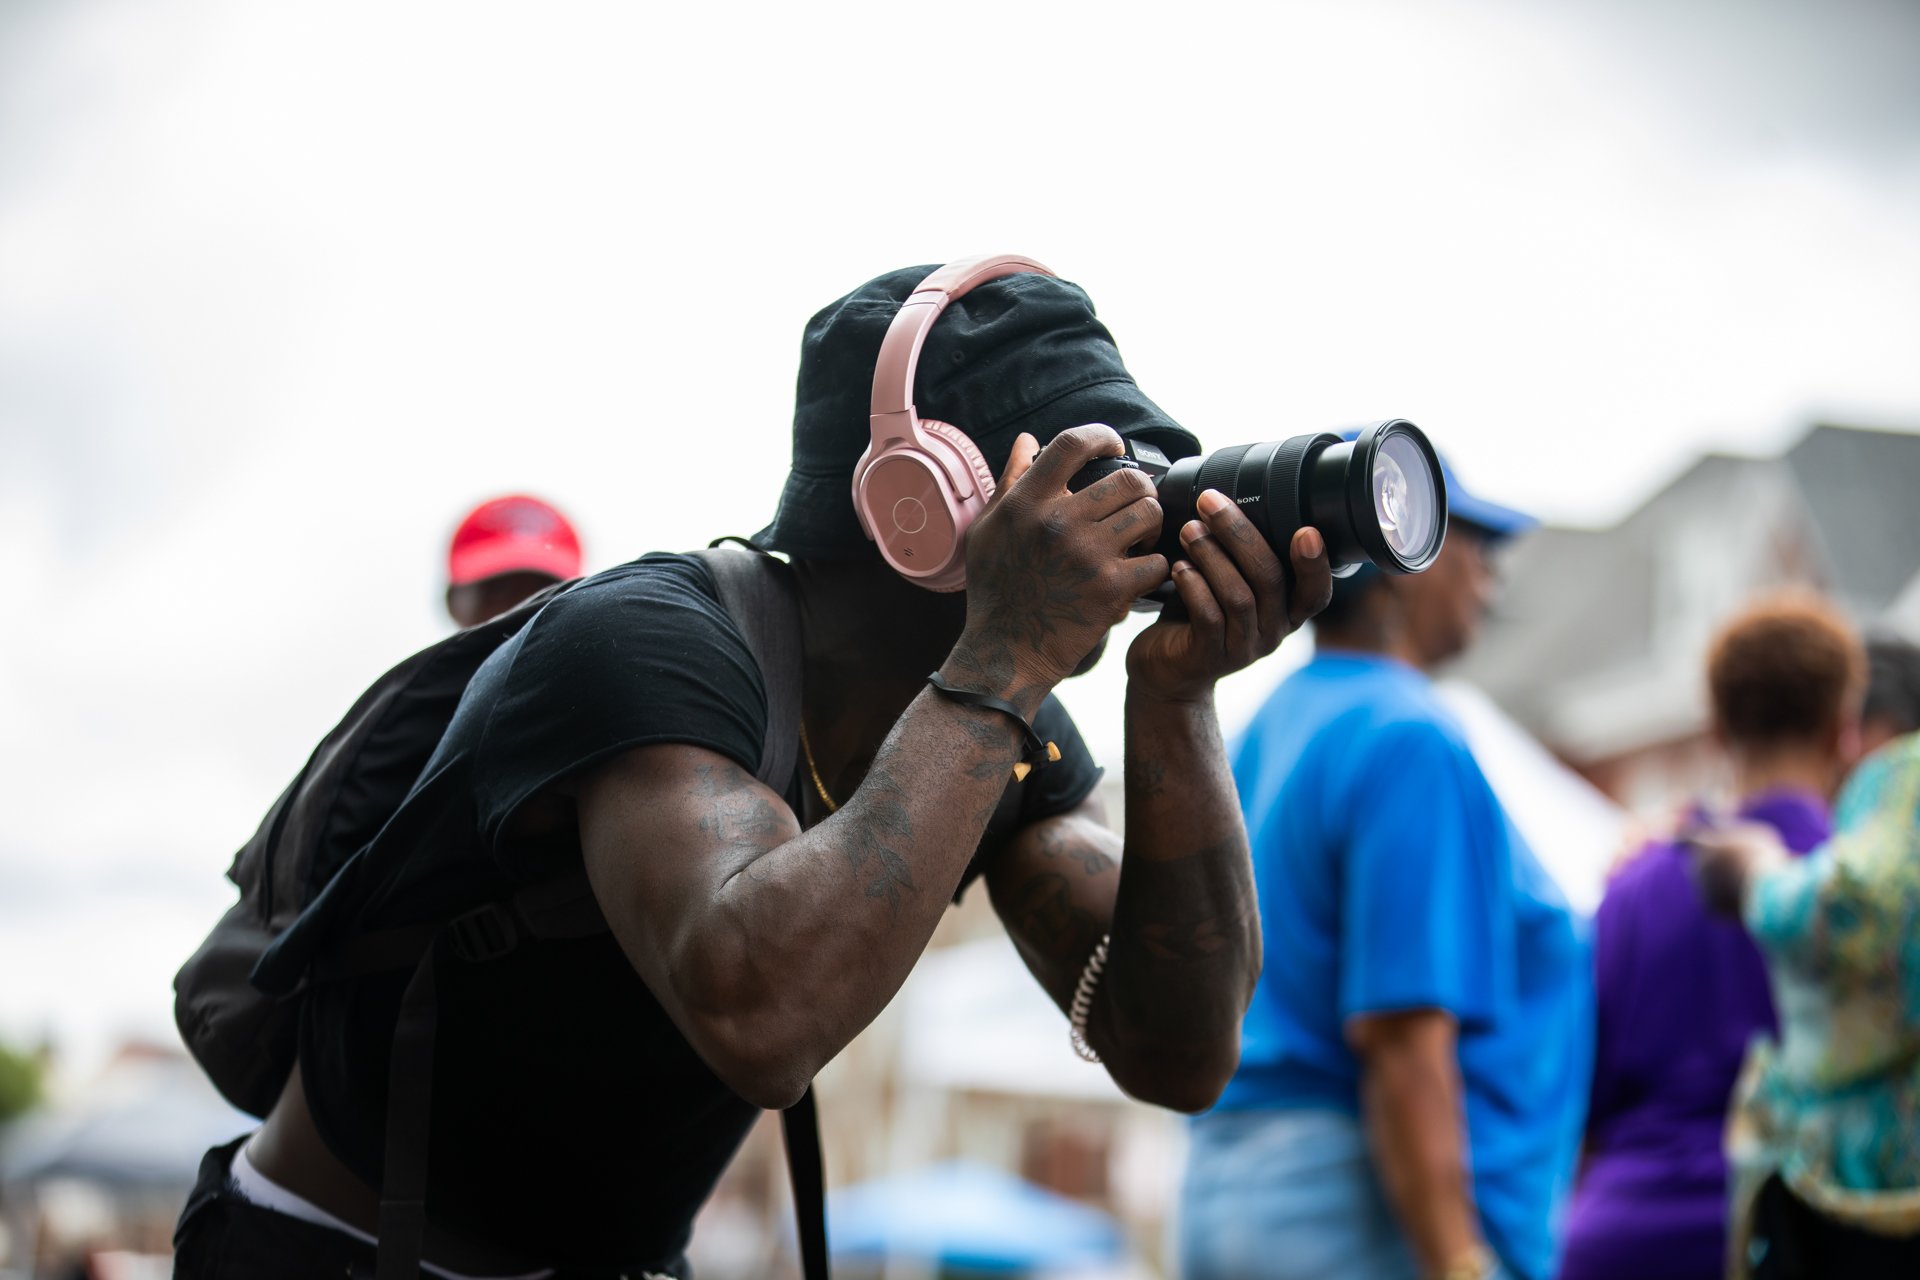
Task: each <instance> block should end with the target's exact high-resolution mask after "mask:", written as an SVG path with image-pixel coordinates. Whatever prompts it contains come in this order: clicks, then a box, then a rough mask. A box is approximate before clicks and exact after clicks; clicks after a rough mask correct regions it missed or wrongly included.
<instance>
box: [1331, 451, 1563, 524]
mask: <svg viewBox="0 0 1920 1280" xmlns="http://www.w3.org/2000/svg"><path fill="white" fill-rule="evenodd" d="M1359 435H1360V428H1358V427H1353V428H1350V429H1348V430H1346V431H1342V432H1341V433H1340V438H1341V439H1342V440H1355V439H1358V438H1359ZM1440 474H1441V476H1442V477H1443V478H1444V479H1445V480H1446V482H1447V515H1448V517H1449V518H1450V519H1454V520H1458V521H1460V522H1462V523H1463V524H1470V525H1472V526H1473V527H1474V528H1476V529H1478V530H1479V531H1480V532H1481V533H1484V534H1486V535H1487V536H1488V537H1490V538H1495V539H1499V538H1511V537H1513V536H1515V535H1516V534H1522V533H1525V532H1526V531H1527V530H1529V529H1532V528H1534V527H1535V526H1537V525H1538V524H1539V523H1540V521H1539V520H1537V519H1536V518H1534V517H1533V516H1530V515H1528V514H1527V513H1526V512H1524V511H1516V510H1515V509H1514V508H1512V507H1506V506H1502V505H1500V504H1499V503H1497V502H1489V501H1488V500H1487V499H1485V498H1482V497H1480V496H1479V495H1477V494H1473V493H1469V492H1468V491H1467V487H1466V486H1465V485H1463V484H1461V483H1460V477H1459V476H1458V475H1456V474H1455V473H1454V470H1453V468H1452V467H1451V466H1449V465H1448V464H1447V459H1446V455H1444V454H1442V455H1441V456H1440Z"/></svg>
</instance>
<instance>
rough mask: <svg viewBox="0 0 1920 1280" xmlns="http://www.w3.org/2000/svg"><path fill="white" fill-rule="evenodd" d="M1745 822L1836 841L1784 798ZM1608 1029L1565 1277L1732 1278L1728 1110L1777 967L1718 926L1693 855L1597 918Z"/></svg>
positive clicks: (1654, 866) (1631, 878)
mask: <svg viewBox="0 0 1920 1280" xmlns="http://www.w3.org/2000/svg"><path fill="white" fill-rule="evenodd" d="M1740 816H1741V817H1743V818H1746V819H1749V820H1752V821H1756V822H1764V823H1766V824H1767V825H1769V826H1771V827H1773V828H1774V829H1775V830H1776V831H1778V832H1779V833H1780V838H1781V840H1782V841H1783V842H1784V843H1785V844H1786V846H1787V848H1789V849H1790V850H1792V851H1793V852H1794V853H1795V854H1801V853H1805V852H1807V851H1808V850H1810V849H1812V848H1814V847H1815V846H1816V845H1819V844H1821V843H1823V842H1824V841H1825V840H1826V838H1827V836H1828V835H1829V834H1830V833H1831V829H1832V828H1831V821H1830V815H1829V813H1828V810H1827V806H1826V804H1825V802H1823V801H1822V800H1820V799H1819V798H1817V797H1815V796H1813V795H1811V794H1808V793H1804V792H1795V791H1781V792H1772V793H1769V794H1766V795H1762V796H1760V797H1759V798H1757V799H1755V800H1752V801H1750V802H1748V803H1747V804H1746V805H1744V806H1743V807H1742V808H1741V810H1740ZM1594 980H1595V987H1596V990H1595V997H1596V1014H1597V1019H1598V1025H1597V1027H1596V1036H1595V1045H1594V1070H1593V1098H1592V1104H1591V1106H1590V1108H1589V1110H1588V1113H1587V1153H1586V1164H1585V1166H1584V1168H1583V1169H1582V1171H1581V1176H1580V1183H1579V1185H1578V1187H1577V1188H1576V1189H1575V1191H1574V1196H1573V1204H1572V1207H1571V1210H1570V1212H1569V1214H1568V1219H1567V1232H1566V1241H1565V1254H1564V1256H1563V1261H1562V1264H1561V1269H1560V1277H1561V1280H1601V1278H1602V1277H1614V1276H1633V1277H1636V1280H1668V1278H1669V1277H1670V1278H1671V1280H1695V1278H1698V1280H1717V1278H1718V1277H1720V1276H1723V1275H1724V1274H1725V1272H1726V1258H1725V1251H1726V1220H1727V1165H1726V1157H1725V1156H1724V1155H1723V1154H1722V1137H1723V1134H1724V1133H1725V1130H1726V1123H1727V1104H1728V1099H1729V1097H1730V1096H1731V1095H1732V1093H1733V1085H1734V1079H1735V1077H1736V1076H1738V1075H1739V1072H1740V1066H1741V1063H1742V1062H1744V1061H1745V1059H1746V1054H1747V1046H1748V1044H1749V1042H1751V1041H1752V1040H1753V1038H1754V1037H1755V1036H1758V1035H1767V1036H1772V1035H1774V1034H1775V1033H1776V1030H1777V1027H1776V1023H1775V1020H1774V1013H1773V998H1772V995H1771V994H1770V992H1769V990H1768V986H1767V968H1766V963H1765V962H1764V961H1763V960H1762V959H1761V957H1760V952H1759V950H1758V949H1757V948H1755V946H1754V945H1753V941H1752V939H1750V938H1748V937H1747V935H1746V932H1745V930H1744V929H1743V928H1742V927H1741V925H1740V923H1739V922H1738V921H1735V920H1726V919H1722V918H1720V917H1718V916H1714V915H1711V914H1710V913H1709V912H1708V911H1707V908H1706V906H1705V905H1704V904H1703V903H1702V902H1701V900H1700V894H1699V891H1698V890H1697V889H1696V888H1695V887H1694V883H1693V879H1692V876H1691V875H1690V874H1689V871H1688V854H1687V852H1686V850H1685V849H1684V848H1683V847H1681V846H1680V845H1677V844H1674V843H1671V842H1662V843H1657V844H1652V845H1649V846H1648V847H1647V848H1646V850H1645V851H1644V852H1643V853H1641V854H1640V856H1639V857H1637V858H1635V859H1634V860H1633V861H1632V862H1631V863H1629V864H1628V865H1627V866H1626V867H1625V868H1624V869H1622V870H1621V871H1620V873H1619V874H1618V875H1617V876H1615V877H1614V880H1613V882H1612V883H1611V884H1610V885H1608V886H1607V896H1606V900H1605V901H1603V902H1602V903H1601V904H1600V913H1599V915H1598V917H1597V918H1596V919H1595V921H1594Z"/></svg>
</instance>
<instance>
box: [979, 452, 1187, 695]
mask: <svg viewBox="0 0 1920 1280" xmlns="http://www.w3.org/2000/svg"><path fill="white" fill-rule="evenodd" d="M1122 448H1123V446H1122V444H1121V441H1120V436H1119V434H1118V433H1116V432H1115V431H1114V430H1113V429H1112V428H1111V427H1105V426H1098V425H1093V426H1084V427H1074V428H1073V429H1071V430H1068V431H1063V432H1061V433H1060V434H1059V435H1057V436H1055V437H1054V438H1053V441H1052V442H1051V443H1050V444H1048V445H1047V447H1046V448H1044V449H1042V448H1040V446H1039V443H1038V441H1036V440H1035V439H1034V437H1033V436H1031V435H1028V434H1026V433H1024V432H1023V433H1022V434H1021V435H1020V437H1019V438H1018V439H1017V440H1015V441H1014V445H1013V453H1012V456H1011V457H1009V458H1008V460H1007V466H1006V470H1005V472H1004V473H1003V474H1002V476H1001V478H1000V485H999V488H998V490H997V491H996V493H995V495H994V500H993V502H992V504H991V505H990V506H988V508H987V510H986V512H985V514H983V515H982V516H981V517H980V519H979V520H978V521H976V522H975V523H974V525H973V527H972V528H971V529H969V530H968V532H967V624H966V629H965V631H964V632H962V634H961V637H960V641H959V643H958V644H956V645H955V646H954V649H953V656H952V657H951V658H950V659H949V660H948V663H947V668H946V672H947V675H948V678H949V679H952V680H955V681H956V682H958V683H962V684H965V685H967V686H969V687H972V688H977V689H980V690H982V691H984V692H991V693H995V694H998V695H1001V696H1005V697H1009V698H1010V699H1011V700H1013V701H1014V702H1015V703H1017V704H1019V705H1020V706H1021V707H1022V708H1023V709H1024V710H1026V711H1027V713H1028V714H1032V711H1033V709H1034V708H1035V707H1037V706H1038V705H1039V703H1040V700H1041V699H1042V698H1044V697H1045V696H1046V694H1047V692H1048V691H1049V690H1050V689H1052V688H1053V686H1054V685H1056V684H1058V683H1059V682H1060V681H1061V680H1063V679H1065V678H1066V677H1067V676H1068V675H1070V674H1072V672H1073V671H1074V669H1075V668H1076V667H1077V666H1078V665H1079V664H1080V662H1081V660H1082V659H1084V658H1085V657H1086V656H1087V655H1088V654H1089V653H1091V652H1093V649H1094V647H1095V646H1096V645H1098V644H1099V643H1100V642H1101V641H1102V640H1103V639H1104V638H1105V637H1106V634H1107V632H1108V631H1109V630H1111V629H1112V627H1113V626H1114V625H1115V624H1116V623H1118V622H1119V621H1120V620H1121V619H1122V618H1124V617H1126V615H1127V611H1128V609H1129V608H1130V607H1131V606H1132V604H1133V602H1134V601H1135V600H1137V599H1138V598H1139V597H1141V596H1143V595H1145V594H1147V593H1148V592H1150V591H1152V590H1153V589H1154V588H1155V587H1158V586H1159V585H1160V584H1161V583H1162V582H1165V581H1166V578H1167V567H1168V566H1167V560H1166V557H1165V556H1162V555H1144V556H1136V555H1130V554H1129V550H1130V548H1133V547H1136V546H1140V545H1143V544H1144V545H1151V544H1152V543H1153V541H1155V540H1156V539H1157V538H1158V537H1159V533H1160V503H1159V502H1158V500H1156V499H1155V497H1154V487H1153V481H1152V480H1151V479H1149V478H1148V477H1147V476H1146V475H1145V473H1143V472H1140V471H1134V470H1127V471H1118V472H1115V473H1114V474H1113V475H1110V476H1107V477H1105V478H1104V479H1102V480H1100V481H1099V482H1097V483H1095V484H1092V485H1089V486H1088V487H1087V488H1085V489H1083V490H1081V491H1080V492H1079V493H1071V492H1069V491H1068V489H1067V481H1068V480H1070V479H1071V478H1072V477H1073V476H1074V474H1075V473H1077V472H1078V471H1079V470H1080V469H1081V468H1082V467H1084V466H1085V465H1086V464H1087V463H1088V462H1090V461H1092V460H1093V459H1095V458H1100V457H1111V456H1114V455H1116V454H1118V453H1120V452H1121V451H1122Z"/></svg>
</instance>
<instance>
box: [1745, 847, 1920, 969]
mask: <svg viewBox="0 0 1920 1280" xmlns="http://www.w3.org/2000/svg"><path fill="white" fill-rule="evenodd" d="M1876 835H1877V833H1876V832H1873V831H1871V830H1869V831H1866V832H1847V833H1844V834H1842V835H1839V836H1836V837H1834V839H1833V840H1831V841H1829V842H1828V843H1827V844H1826V845H1825V846H1824V847H1823V848H1821V849H1820V850H1819V851H1818V852H1816V853H1814V854H1812V855H1810V856H1808V857H1805V858H1801V859H1798V860H1796V861H1793V862H1789V863H1787V864H1786V865H1784V866H1781V867H1777V868H1775V869H1774V870H1773V871H1771V872H1769V873H1767V874H1766V875H1765V876H1762V877H1761V878H1760V879H1759V880H1758V881H1757V882H1756V883H1755V884H1754V887H1753V890H1752V892H1751V893H1750V894H1749V895H1748V898H1747V903H1746V909H1745V911H1744V913H1743V914H1744V916H1745V919H1746V925H1747V931H1748V932H1749V933H1751V934H1752V935H1753V939H1754V941H1755V942H1756V943H1758V944H1759V946H1760V949H1761V950H1762V951H1764V952H1766V953H1767V957H1768V958H1769V959H1770V960H1773V961H1776V962H1780V961H1784V962H1786V963H1789V964H1793V965H1797V966H1799V967H1800V968H1801V969H1803V970H1804V971H1805V972H1806V973H1807V974H1808V975H1809V976H1813V977H1824V978H1826V979H1828V980H1830V981H1831V980H1841V981H1860V980H1865V979H1869V978H1872V977H1874V976H1875V975H1877V974H1880V973H1882V972H1885V971H1887V970H1889V969H1890V968H1892V967H1896V966H1897V964H1898V959H1897V958H1898V957H1902V956H1903V955H1904V956H1907V957H1909V958H1911V960H1912V962H1913V963H1914V968H1915V971H1916V972H1917V973H1920V950H1916V949H1915V944H1914V936H1915V931H1916V930H1920V873H1916V869H1915V865H1914V864H1913V860H1912V858H1911V855H1910V853H1908V851H1907V850H1905V849H1904V848H1901V847H1897V846H1896V847H1893V848H1892V849H1891V850H1889V847H1888V846H1887V844H1885V843H1883V842H1881V841H1878V840H1876V839H1875V836H1876Z"/></svg>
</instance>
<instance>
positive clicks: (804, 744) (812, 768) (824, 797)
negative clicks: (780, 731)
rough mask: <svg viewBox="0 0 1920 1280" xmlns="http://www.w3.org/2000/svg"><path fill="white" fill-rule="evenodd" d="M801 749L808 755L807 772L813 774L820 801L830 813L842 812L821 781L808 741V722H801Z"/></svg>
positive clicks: (814, 785) (811, 747)
mask: <svg viewBox="0 0 1920 1280" xmlns="http://www.w3.org/2000/svg"><path fill="white" fill-rule="evenodd" d="M800 750H802V751H803V752H805V753H806V756H807V772H808V773H810V774H812V775H813V789H814V790H815V791H817V792H819V793H820V803H821V804H824V805H826V806H827V812H828V813H838V812H840V806H839V805H837V804H835V803H834V802H833V797H832V796H830V795H828V794H827V784H826V783H824V782H822V781H820V766H819V765H817V764H815V763H814V762H813V744H812V743H811V742H808V741H807V722H806V721H804V720H802V721H801V722H800Z"/></svg>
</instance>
